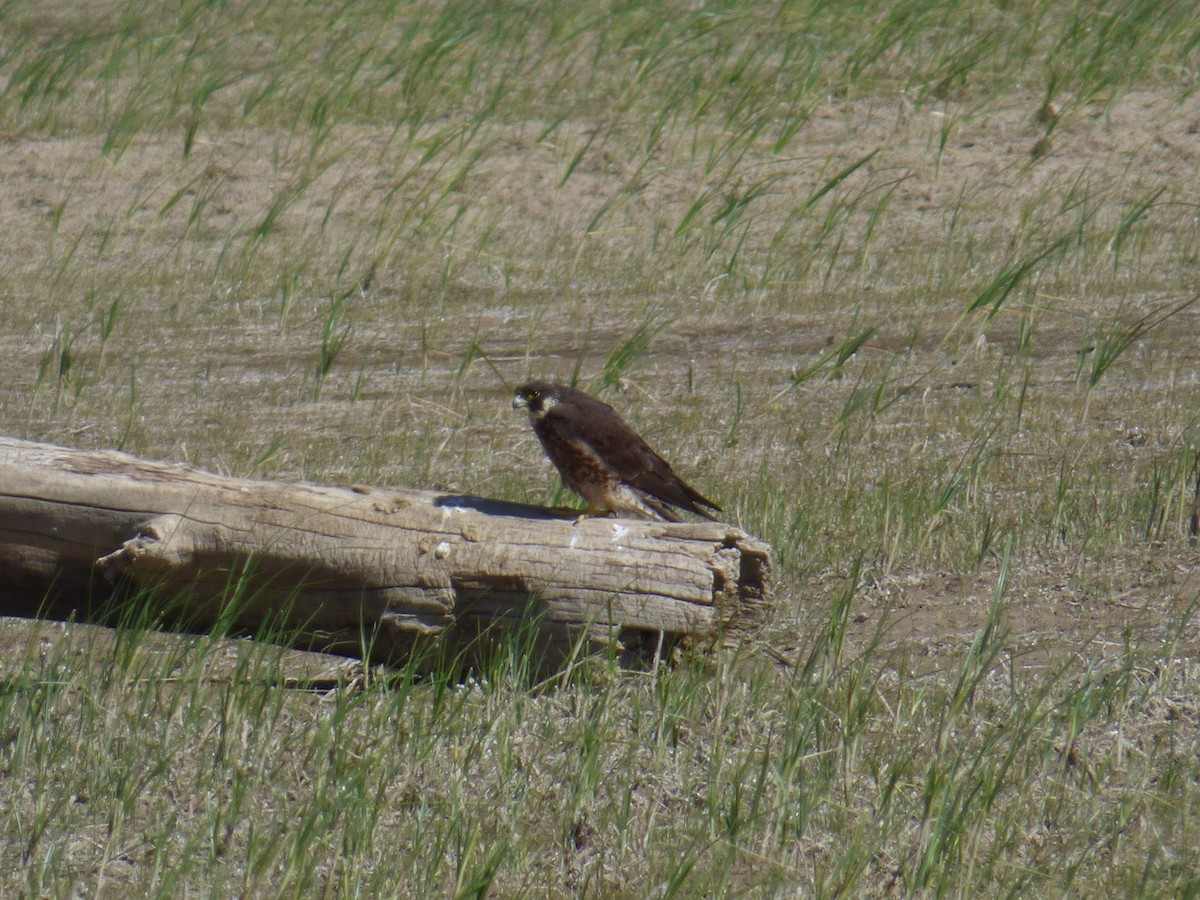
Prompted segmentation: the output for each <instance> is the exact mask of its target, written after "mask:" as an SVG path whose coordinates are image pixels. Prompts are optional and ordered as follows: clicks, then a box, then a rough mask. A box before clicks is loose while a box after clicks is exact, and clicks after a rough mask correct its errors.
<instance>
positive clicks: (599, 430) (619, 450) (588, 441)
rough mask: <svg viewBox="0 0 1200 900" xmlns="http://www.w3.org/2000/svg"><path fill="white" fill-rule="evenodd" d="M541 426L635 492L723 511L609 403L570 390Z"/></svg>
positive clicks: (676, 503) (695, 508)
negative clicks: (601, 465) (603, 466)
mask: <svg viewBox="0 0 1200 900" xmlns="http://www.w3.org/2000/svg"><path fill="white" fill-rule="evenodd" d="M538 424H539V425H540V427H541V428H542V429H545V430H546V431H547V433H548V435H553V438H552V439H553V440H556V441H569V442H571V443H576V444H582V445H583V447H581V448H580V449H586V450H587V451H588V452H589V455H592V456H594V457H595V458H597V459H599V460H600V461H601V462H602V463H603V464H604V465H605V466H607V467H608V469H609V471H611V472H612V474H613V476H614V477H615V478H617V480H619V481H621V482H623V483H624V484H627V485H629V486H630V487H631V488H633V489H634V490H636V491H640V492H641V493H643V494H647V495H649V496H650V497H654V498H656V499H658V500H660V501H662V502H664V503H670V504H671V505H673V506H678V507H679V508H680V509H686V510H688V511H689V512H693V513H696V514H698V515H701V516H704V517H705V518H707V519H711V518H712V515H711V514H710V513H709V512H708V511H707V510H705V509H704V508H703V507H705V506H707V507H709V508H711V509H714V510H718V511H719V510H720V509H721V507H719V506H717V504H715V503H713V502H712V501H711V500H709V499H708V498H707V497H705V496H704V495H703V494H701V493H700V492H699V491H697V490H695V489H694V488H692V487H691V486H690V485H688V484H687V483H686V482H685V481H684V480H683V479H682V478H680V477H679V476H678V475H676V474H675V473H674V471H672V469H671V466H670V464H669V463H668V462H667V461H666V460H665V459H663V458H662V457H661V456H659V455H658V454H657V453H655V452H654V451H653V450H652V449H651V448H650V446H649V445H648V444H647V443H646V442H645V441H643V440H642V439H641V437H639V436H638V434H637V432H635V431H634V430H633V429H632V428H630V427H629V426H628V425H627V424H625V422H624V420H622V419H621V417H620V416H619V415H617V413H616V411H615V410H613V408H612V407H611V406H609V405H608V404H607V403H604V402H602V401H600V400H597V399H595V398H594V397H591V396H589V395H587V394H584V393H582V392H580V391H572V392H571V395H570V396H569V397H568V398H567V399H565V400H563V401H562V402H559V403H556V404H555V405H554V406H553V407H552V408H551V409H550V410H548V411H547V413H546V415H544V416H543V417H542V419H541V421H540V422H539V423H538ZM545 442H546V440H545V438H543V443H545ZM566 477H567V476H566V475H565V474H564V478H566Z"/></svg>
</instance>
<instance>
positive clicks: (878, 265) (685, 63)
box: [0, 0, 1200, 897]
mask: <svg viewBox="0 0 1200 900" xmlns="http://www.w3.org/2000/svg"><path fill="white" fill-rule="evenodd" d="M233 6H236V7H237V8H236V9H234V8H233ZM4 17H5V23H6V25H5V36H4V43H3V45H2V48H0V50H2V52H0V79H2V82H0V84H2V85H3V88H2V89H3V93H2V95H0V134H2V136H3V144H2V145H0V146H2V149H0V173H2V175H3V179H4V195H5V197H6V202H5V203H4V204H2V205H0V221H2V222H3V226H4V231H5V235H6V252H5V253H4V255H3V259H0V295H2V297H3V301H2V305H0V346H2V347H3V350H4V352H3V354H0V379H2V383H3V384H4V385H5V387H6V390H5V391H4V392H3V394H2V395H0V419H2V420H3V422H4V430H5V431H7V432H9V433H12V434H14V435H16V436H19V437H25V438H33V439H41V440H49V441H55V442H59V443H65V444H71V445H74V446H81V447H109V446H116V447H122V448H124V449H126V450H129V451H132V452H136V453H139V454H144V455H147V456H152V457H159V458H165V459H172V460H182V461H187V462H190V463H193V464H196V465H200V466H203V467H206V468H212V469H216V470H219V471H227V472H232V473H236V474H243V475H258V476H264V477H278V478H307V479H312V480H317V481H332V482H336V481H343V480H353V481H357V482H366V483H386V484H405V485H413V486H421V487H443V488H453V489H459V490H466V491H470V492H472V493H477V494H484V495H493V496H499V497H506V498H511V499H521V500H533V501H546V500H549V499H551V497H552V496H553V493H554V485H553V481H552V479H551V478H550V474H549V469H548V467H547V466H546V465H545V464H544V463H543V462H542V461H541V454H540V451H539V450H538V448H537V446H536V444H535V442H534V440H533V438H532V436H531V435H530V434H529V433H528V430H527V427H526V425H525V423H524V422H522V421H521V420H520V419H519V418H518V417H515V416H513V415H512V414H511V411H510V410H509V409H508V404H507V393H508V390H509V387H510V386H511V385H512V384H514V383H516V382H518V381H520V380H522V379H523V378H524V377H526V376H527V375H530V374H534V375H538V376H544V377H556V378H562V379H566V378H570V377H571V376H572V374H573V373H576V372H577V373H578V374H579V376H580V378H581V381H582V382H583V384H584V385H585V386H591V387H593V388H599V387H600V386H602V385H604V384H606V383H607V384H613V385H614V386H615V387H616V389H613V388H609V389H607V391H606V396H607V397H608V399H609V400H610V401H611V402H613V403H614V404H615V405H617V406H618V407H620V408H621V410H622V411H623V412H625V413H627V414H628V416H629V418H630V419H631V420H633V421H634V422H636V423H637V424H638V425H639V426H640V427H641V428H642V429H643V430H644V432H645V433H646V434H647V436H648V437H649V438H650V439H651V442H652V443H654V444H656V445H658V446H660V447H661V448H662V449H663V450H664V452H665V453H666V455H668V457H669V458H670V459H671V460H672V461H673V462H674V463H675V465H676V467H677V468H678V469H679V470H681V472H683V473H684V474H685V475H686V476H687V477H688V479H689V480H690V481H692V482H693V483H694V484H695V485H696V486H697V487H698V488H699V489H700V490H701V491H702V492H703V493H705V494H706V495H709V496H713V497H714V498H715V499H717V500H718V501H719V502H721V503H722V504H723V505H724V506H725V507H726V509H727V510H728V511H729V513H730V517H731V518H732V519H733V520H734V521H738V522H740V523H741V524H742V525H743V526H744V527H746V528H747V529H748V530H750V531H751V532H754V533H756V534H759V535H761V536H762V537H764V538H766V539H767V540H769V541H771V542H772V543H773V544H774V546H775V548H776V554H777V560H778V565H779V570H780V584H779V589H778V603H777V609H776V612H775V614H774V617H773V620H772V621H771V623H770V624H769V626H768V628H767V631H766V633H765V634H763V635H762V636H761V640H762V643H763V644H767V645H769V646H770V647H771V648H772V651H773V652H772V654H771V655H765V654H761V653H759V652H757V650H756V649H755V648H746V649H745V650H744V651H742V652H740V653H731V654H728V655H725V656H721V657H719V658H716V659H711V660H703V659H693V660H686V661H684V662H683V664H682V665H680V666H679V667H677V668H675V669H673V670H671V671H667V672H664V673H661V674H659V675H658V676H656V677H647V676H642V675H630V674H620V673H614V672H613V671H611V670H610V669H609V668H608V667H607V666H606V665H605V664H604V662H603V661H598V662H597V664H596V665H595V666H594V667H591V668H588V669H587V670H586V671H584V672H581V673H579V675H578V677H577V678H576V679H575V680H574V681H572V682H571V683H570V684H568V685H565V686H560V687H558V688H557V689H555V690H546V689H540V690H539V689H532V688H531V687H530V686H529V684H528V673H527V671H526V669H525V667H524V666H523V665H522V657H521V652H520V651H521V645H520V643H519V641H517V640H514V643H513V645H512V646H511V647H509V648H508V650H507V653H504V652H502V653H501V654H499V655H498V657H497V659H496V660H495V663H494V665H493V666H491V667H490V668H489V669H488V670H487V671H485V672H482V673H480V677H479V678H478V679H477V680H475V681H472V682H469V683H466V684H458V683H454V682H452V681H451V680H450V679H449V678H442V679H437V678H434V679H432V680H430V681H427V682H420V683H413V682H411V681H405V680H403V679H383V680H376V681H371V680H368V681H367V682H366V683H363V682H355V683H354V684H353V685H350V684H347V685H346V686H343V687H338V688H334V689H332V690H331V691H330V692H329V693H327V694H325V695H318V694H316V693H313V692H307V691H299V690H295V689H292V688H289V687H288V686H287V684H288V683H287V682H285V681H284V680H283V678H284V676H282V675H281V674H280V673H281V672H287V671H290V670H292V669H294V668H295V667H296V666H297V665H299V664H298V663H297V662H296V660H295V659H294V658H293V657H286V656H283V655H281V651H277V650H274V649H270V648H266V647H261V646H257V647H256V646H252V645H249V644H243V643H228V642H224V641H208V640H204V639H201V640H189V641H185V642H182V643H180V642H177V641H173V642H168V644H167V646H168V648H169V649H167V650H163V648H162V646H160V645H159V643H157V641H158V640H160V639H157V638H156V639H150V638H147V637H145V636H139V632H137V631H136V630H128V631H121V632H120V633H119V635H118V636H117V639H116V640H115V643H114V642H113V640H114V639H113V638H112V636H111V635H110V636H109V637H108V638H103V639H101V638H97V637H96V634H97V632H94V631H92V630H89V629H82V628H77V627H72V628H69V629H66V631H65V632H64V631H63V630H62V629H58V630H55V629H51V630H49V631H47V630H44V629H43V628H42V627H41V626H36V625H35V626H30V625H29V624H22V625H20V626H19V627H18V626H14V628H15V630H9V631H7V632H6V637H5V638H4V644H3V646H4V647H5V648H6V650H5V656H6V659H7V660H8V661H6V663H5V669H4V670H3V673H2V674H0V722H3V723H5V724H4V725H2V726H0V800H2V802H0V808H3V809H4V810H5V812H4V813H3V816H4V827H3V831H2V834H0V873H3V874H2V875H0V879H3V883H4V885H5V887H4V888H3V891H2V892H3V893H5V894H12V895H26V896H40V895H53V896H66V895H72V894H75V893H80V894H85V895H89V896H127V895H129V894H130V893H131V892H133V893H146V894H156V895H171V896H175V895H179V894H184V893H188V892H196V893H201V894H206V895H232V894H240V895H260V894H279V895H287V896H312V895H316V894H329V895H342V894H353V893H362V894H367V895H388V894H404V895H423V894H435V895H444V894H456V895H472V894H474V895H482V894H483V893H485V892H487V891H489V890H490V891H492V892H494V893H496V894H499V895H518V894H532V895H543V894H548V895H574V894H578V893H587V894H591V895H595V896H606V897H607V896H645V895H646V894H647V893H650V894H654V895H663V896H697V895H702V894H705V893H711V894H714V895H719V894H751V895H774V894H776V893H782V894H788V893H792V892H796V891H799V892H802V893H813V894H838V893H851V894H861V893H883V892H894V893H898V894H910V893H938V894H942V893H947V894H970V895H976V894H979V893H981V892H982V893H987V894H996V893H1000V892H1002V891H1008V890H1015V891H1016V892H1018V893H1021V892H1029V893H1051V894H1053V893H1062V892H1074V893H1080V894H1097V893H1101V892H1104V893H1116V894H1120V895H1125V894H1145V895H1152V896H1162V895H1167V894H1186V893H1192V892H1195V891H1196V888H1197V883H1196V880H1195V875H1194V872H1195V871H1196V869H1197V859H1196V851H1195V849H1194V848H1195V847H1196V846H1197V845H1198V843H1200V842H1198V840H1197V839H1198V837H1200V834H1198V827H1197V824H1196V823H1197V817H1196V815H1195V812H1196V810H1195V806H1194V804H1195V803H1196V790H1195V784H1196V779H1197V778H1198V777H1200V766H1198V765H1197V761H1196V755H1195V747H1196V745H1197V741H1198V740H1200V713H1198V711H1197V707H1196V703H1195V700H1194V696H1195V680H1196V677H1197V669H1196V662H1195V652H1196V645H1195V639H1194V634H1195V618H1194V606H1195V603H1196V600H1197V597H1198V593H1200V586H1198V585H1197V582H1196V579H1195V572H1196V570H1197V566H1198V564H1200V562H1198V556H1197V552H1196V549H1195V545H1194V539H1195V525H1194V517H1195V516H1196V514H1197V512H1196V505H1195V504H1196V497H1197V494H1196V477H1197V452H1198V450H1200V436H1198V434H1197V427H1198V418H1197V410H1200V379H1198V377H1197V368H1196V360H1197V358H1200V338H1198V337H1197V336H1198V335H1200V303H1194V304H1193V303H1192V302H1191V301H1193V299H1194V297H1195V290H1196V289H1195V282H1196V279H1195V272H1196V269H1197V264H1198V262H1200V229H1198V228H1197V224H1196V222H1197V217H1196V214H1197V208H1198V205H1200V196H1197V193H1196V190H1195V188H1194V186H1193V182H1194V180H1195V178H1194V176H1195V172H1196V166H1197V163H1198V162H1200V142H1198V139H1197V132H1200V102H1198V101H1197V96H1196V93H1195V89H1196V81H1195V72H1196V62H1197V58H1196V47H1197V37H1198V33H1197V31H1196V24H1195V22H1194V15H1193V12H1192V11H1191V9H1190V6H1189V5H1188V4H1180V3H1172V2H1166V0H1161V2H1153V0H1146V2H1144V3H1139V4H1133V5H1130V4H1103V3H1100V4H1094V3H1093V4H1083V3H1079V4H1066V5H1064V4H1059V3H1050V2H1037V0H1030V2H1024V3H1017V4H1008V5H1004V6H991V5H987V4H982V3H979V2H975V0H962V2H947V3H941V4H935V3H930V2H928V0H920V2H917V0H914V2H910V3H900V4H875V3H867V2H862V3H858V4H849V5H847V4H832V5H831V4H815V3H814V4H808V5H805V4H790V5H786V6H782V7H779V8H774V7H755V8H753V9H751V10H748V11H747V10H742V9H740V8H738V7H736V6H734V7H729V8H722V7H713V8H706V9H692V8H691V7H687V6H684V5H680V6H674V5H668V6H667V7H663V8H657V7H656V8H648V7H641V6H631V7H620V8H617V7H614V8H612V9H610V10H608V11H604V12H599V11H597V10H595V9H594V8H593V7H592V6H589V5H586V4H580V5H579V6H578V7H576V6H572V5H569V4H556V5H554V7H553V9H546V10H538V11H537V12H536V14H534V13H533V12H532V11H531V10H528V9H525V8H523V7H520V6H517V5H511V4H484V5H478V4H458V3H452V4H443V5H438V4H422V3H411V4H409V3H394V4H386V3H380V4H344V5H342V6H340V7H334V8H330V7H328V6H327V5H326V4H309V5H307V6H306V5H304V4H301V3H283V2H267V0H262V2H257V3H255V2H248V3H243V4H235V5H232V6H231V5H225V4H204V3H199V2H194V3H193V2H185V3H184V4H183V5H182V6H180V7H179V8H178V9H174V8H172V9H170V10H168V8H166V7H163V8H162V9H161V10H155V11H150V12H147V11H146V10H144V9H141V8H140V7H134V6H133V5H130V6H128V7H125V6H122V5H121V4H91V5H85V6H80V5H79V4H36V5H35V4H31V3H23V2H10V3H6V4H4ZM56 628H57V627H56ZM781 660H786V662H781Z"/></svg>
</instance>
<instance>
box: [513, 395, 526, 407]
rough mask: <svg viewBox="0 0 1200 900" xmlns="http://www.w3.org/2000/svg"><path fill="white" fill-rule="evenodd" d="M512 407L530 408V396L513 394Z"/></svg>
mask: <svg viewBox="0 0 1200 900" xmlns="http://www.w3.org/2000/svg"><path fill="white" fill-rule="evenodd" d="M512 408H513V409H528V408H529V398H528V397H525V396H524V395H522V394H513V401H512Z"/></svg>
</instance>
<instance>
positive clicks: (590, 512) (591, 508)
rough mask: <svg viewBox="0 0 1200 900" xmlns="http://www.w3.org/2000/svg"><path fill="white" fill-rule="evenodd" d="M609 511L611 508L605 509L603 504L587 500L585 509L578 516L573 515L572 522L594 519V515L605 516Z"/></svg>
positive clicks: (577, 522)
mask: <svg viewBox="0 0 1200 900" xmlns="http://www.w3.org/2000/svg"><path fill="white" fill-rule="evenodd" d="M611 512H612V510H611V509H605V508H604V507H603V506H601V505H600V504H599V503H597V502H596V501H595V500H589V501H588V505H587V509H585V510H584V511H583V512H581V513H580V514H579V515H578V516H576V517H575V522H574V524H576V525H578V524H579V523H580V522H582V521H583V520H584V519H594V518H595V517H596V516H607V515H608V514H609V513H611Z"/></svg>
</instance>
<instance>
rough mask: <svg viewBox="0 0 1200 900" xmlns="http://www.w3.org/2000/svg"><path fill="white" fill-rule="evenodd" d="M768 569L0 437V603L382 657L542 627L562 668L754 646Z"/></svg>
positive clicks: (659, 542) (650, 540)
mask: <svg viewBox="0 0 1200 900" xmlns="http://www.w3.org/2000/svg"><path fill="white" fill-rule="evenodd" d="M770 569H771V558H770V548H769V547H768V546H766V545H765V544H763V543H762V542H760V541H757V540H755V539H754V538H752V537H750V536H749V535H747V534H746V533H745V532H743V531H742V530H740V529H738V528H736V527H733V526H731V525H726V524H722V523H715V522H705V523H700V524H671V523H665V522H649V521H641V520H632V519H613V518H589V519H585V520H583V521H581V522H576V519H575V513H573V512H570V511H563V510H550V509H545V508H543V507H537V506H528V505H524V504H517V503H508V502H505V501H501V500H489V499H485V498H480V497H472V496H466V495H458V494H450V493H439V492H434V491H415V490H394V489H387V488H378V487H363V486H352V487H331V486H322V485H315V484H306V483H295V484H293V483H279V482H268V481H254V480H247V479H239V478H228V477H223V476H218V475H214V474H211V473H208V472H204V471H201V470H198V469H194V468H190V467H187V466H182V465H175V464H168V463H161V462H154V461H150V460H144V459H139V458H137V457H134V456H130V455H128V454H125V453H119V452H115V451H79V450H71V449H68V448H64V447H57V446H52V445H48V444H38V443H32V442H28V441H22V440H17V439H13V438H0V612H3V611H8V612H13V611H17V612H20V611H22V610H24V611H30V610H33V609H39V608H40V609H42V610H46V609H51V610H52V611H53V613H54V614H58V615H61V614H62V613H63V612H64V611H65V610H70V609H74V610H86V609H90V608H103V607H105V606H106V604H111V602H112V601H113V598H114V596H115V597H118V598H119V597H125V598H128V597H129V596H130V594H129V588H130V586H133V587H134V588H135V589H136V590H137V591H140V592H141V597H142V599H143V600H144V599H145V598H146V597H151V598H153V601H152V602H155V603H159V604H161V606H162V610H163V611H164V614H167V613H169V614H170V615H172V616H177V617H179V618H180V619H182V620H183V621H184V622H186V623H187V624H188V625H189V626H190V627H193V628H197V629H206V628H211V627H213V626H216V625H218V624H221V623H224V625H226V626H228V625H232V626H234V627H236V628H238V629H262V628H263V627H264V626H271V627H273V628H274V629H276V632H275V633H276V634H277V635H286V637H287V640H288V641H289V642H291V643H294V644H302V645H304V646H306V647H309V648H317V649H324V650H332V651H335V652H340V653H346V654H348V655H362V656H365V657H368V658H370V659H372V660H383V661H388V662H392V663H396V662H400V661H403V660H405V659H407V658H408V657H409V656H410V654H411V653H412V652H413V651H414V649H415V648H417V647H425V646H428V645H429V643H430V641H431V640H432V639H436V640H437V641H438V642H439V645H440V646H441V647H442V650H443V652H451V653H453V652H456V649H457V648H459V647H462V646H468V645H475V644H476V643H477V641H478V637H479V635H480V634H481V633H484V632H487V633H491V632H492V631H493V630H495V629H497V628H500V629H501V630H503V628H504V627H511V626H513V625H517V624H525V625H528V624H529V623H533V624H534V627H535V628H536V629H537V633H538V634H539V635H540V638H541V641H540V643H541V646H542V650H543V651H544V652H545V653H546V654H547V655H548V657H559V658H561V657H562V656H563V655H564V654H565V653H567V652H568V648H569V647H571V646H573V645H575V646H577V641H578V640H582V641H584V643H585V644H586V646H587V648H588V649H593V650H594V649H596V648H598V647H602V646H605V645H610V646H611V643H612V642H613V641H616V642H617V644H618V646H619V647H621V648H623V649H626V650H637V649H639V648H645V647H647V646H653V647H655V648H656V649H661V648H662V646H663V645H664V643H665V644H666V645H668V646H669V645H671V644H673V643H675V642H677V641H680V640H685V639H686V640H692V641H712V642H715V641H725V642H729V641H731V640H738V639H740V637H741V635H743V634H745V633H746V632H747V631H749V630H751V629H753V628H754V627H755V626H756V625H757V624H758V622H759V620H760V617H761V614H762V612H763V610H764V608H765V604H766V603H767V602H768V599H769V577H770ZM122 591H124V593H122ZM118 602H120V601H118Z"/></svg>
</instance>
